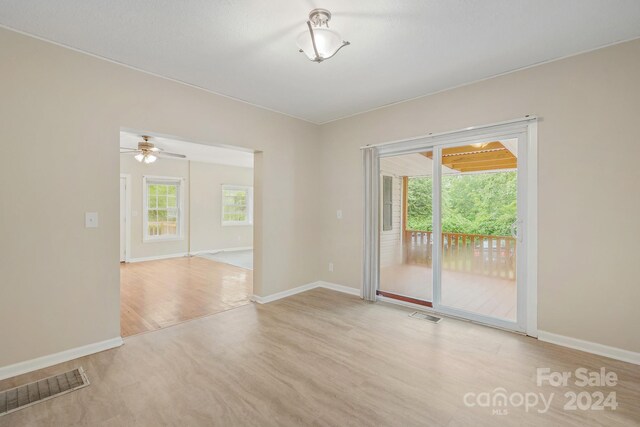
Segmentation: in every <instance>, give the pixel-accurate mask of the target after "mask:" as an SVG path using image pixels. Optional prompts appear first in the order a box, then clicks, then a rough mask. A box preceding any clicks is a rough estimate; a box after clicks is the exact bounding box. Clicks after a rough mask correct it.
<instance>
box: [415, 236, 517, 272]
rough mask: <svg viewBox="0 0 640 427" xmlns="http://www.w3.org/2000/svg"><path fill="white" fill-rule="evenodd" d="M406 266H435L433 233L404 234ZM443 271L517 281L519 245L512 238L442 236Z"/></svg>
mask: <svg viewBox="0 0 640 427" xmlns="http://www.w3.org/2000/svg"><path fill="white" fill-rule="evenodd" d="M403 246H404V251H403V255H404V262H405V263H406V264H422V265H426V266H428V267H431V265H432V256H433V232H431V231H422V230H405V231H404V239H403ZM442 268H443V269H444V270H453V271H463V272H469V273H473V274H481V275H485V276H492V277H501V278H504V279H510V280H515V278H516V241H515V239H514V238H513V237H511V236H488V235H483V234H462V233H442Z"/></svg>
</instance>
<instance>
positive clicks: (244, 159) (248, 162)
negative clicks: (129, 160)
mask: <svg viewBox="0 0 640 427" xmlns="http://www.w3.org/2000/svg"><path fill="white" fill-rule="evenodd" d="M141 140H142V138H141V136H140V135H139V134H136V133H129V132H120V146H121V147H125V148H138V142H139V141H141ZM150 142H153V143H154V144H155V146H156V147H158V148H161V149H163V150H164V151H166V152H169V153H175V154H184V155H185V156H187V158H186V159H184V160H193V161H195V162H204V163H215V164H218V165H228V166H241V167H245V168H253V153H251V152H247V151H241V150H233V149H230V148H223V147H215V146H212V145H204V144H196V143H193V142H186V141H180V140H177V139H171V138H163V137H159V136H154V137H152V138H151V140H150ZM120 155H121V156H133V154H120ZM169 158H170V159H171V160H182V159H175V158H171V157H169ZM163 160H164V158H160V159H159V160H158V161H159V162H161V161H163Z"/></svg>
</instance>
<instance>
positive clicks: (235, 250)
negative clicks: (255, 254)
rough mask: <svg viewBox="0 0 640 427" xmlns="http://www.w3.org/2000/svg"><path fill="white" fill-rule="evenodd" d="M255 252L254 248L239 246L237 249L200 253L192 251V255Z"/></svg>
mask: <svg viewBox="0 0 640 427" xmlns="http://www.w3.org/2000/svg"><path fill="white" fill-rule="evenodd" d="M249 250H253V247H252V246H239V247H237V248H223V249H208V250H200V251H191V254H190V255H200V254H218V253H220V252H239V251H249Z"/></svg>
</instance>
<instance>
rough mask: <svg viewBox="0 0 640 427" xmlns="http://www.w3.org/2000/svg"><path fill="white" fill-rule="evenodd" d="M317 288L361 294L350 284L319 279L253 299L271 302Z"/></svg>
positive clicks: (254, 296) (259, 301) (252, 298)
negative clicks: (338, 283) (344, 284)
mask: <svg viewBox="0 0 640 427" xmlns="http://www.w3.org/2000/svg"><path fill="white" fill-rule="evenodd" d="M315 288H326V289H331V290H333V291H338V292H343V293H345V294H349V295H357V296H360V289H356V288H352V287H350V286H343V285H337V284H335V283H330V282H323V281H318V282H313V283H307V284H306V285H302V286H298V287H296V288H293V289H289V290H286V291H282V292H278V293H276V294H271V295H267V296H265V297H261V296H259V295H253V296H252V297H251V301H253V302H257V303H258V304H267V303H269V302H272V301H277V300H279V299H282V298H286V297H290V296H291V295H295V294H299V293H301V292H306V291H309V290H311V289H315Z"/></svg>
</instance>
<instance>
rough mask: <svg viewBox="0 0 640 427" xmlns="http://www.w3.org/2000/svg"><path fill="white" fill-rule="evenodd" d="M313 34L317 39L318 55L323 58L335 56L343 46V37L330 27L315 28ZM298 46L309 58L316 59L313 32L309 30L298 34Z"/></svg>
mask: <svg viewBox="0 0 640 427" xmlns="http://www.w3.org/2000/svg"><path fill="white" fill-rule="evenodd" d="M313 35H314V36H315V39H316V48H317V49H318V56H319V57H320V58H321V59H327V58H330V57H331V56H333V55H334V54H335V53H336V51H337V50H338V49H340V47H342V38H341V37H340V35H339V34H338V33H336V32H335V31H333V30H330V29H328V28H314V29H313ZM297 42H298V47H299V48H300V49H302V51H303V52H304V54H305V55H307V58H309V59H310V60H312V61H315V60H316V53H315V51H314V50H313V43H312V42H311V34H309V31H308V30H307V31H305V32H303V33H300V35H299V36H298V40H297Z"/></svg>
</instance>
